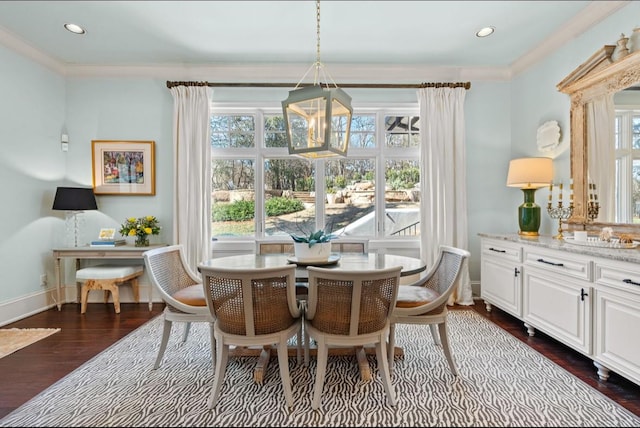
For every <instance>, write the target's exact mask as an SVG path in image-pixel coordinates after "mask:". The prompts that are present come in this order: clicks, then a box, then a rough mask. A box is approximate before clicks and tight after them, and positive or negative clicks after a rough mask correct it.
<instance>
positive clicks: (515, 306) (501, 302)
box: [480, 255, 522, 317]
mask: <svg viewBox="0 0 640 428" xmlns="http://www.w3.org/2000/svg"><path fill="white" fill-rule="evenodd" d="M480 269H481V271H480V275H481V282H480V297H481V298H482V299H483V300H485V301H487V302H489V303H491V304H493V305H496V306H498V307H499V308H500V309H503V310H504V311H506V312H509V313H510V314H512V315H514V316H516V317H521V316H522V280H521V278H522V275H520V272H521V270H522V268H521V267H520V265H516V264H514V263H509V262H505V261H504V260H499V259H496V258H493V257H487V256H485V255H483V256H482V266H481V268H480Z"/></svg>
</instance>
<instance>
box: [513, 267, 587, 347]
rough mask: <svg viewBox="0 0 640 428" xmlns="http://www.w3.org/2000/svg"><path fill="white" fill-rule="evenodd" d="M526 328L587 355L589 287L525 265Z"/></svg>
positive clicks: (524, 300) (524, 316)
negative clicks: (529, 327)
mask: <svg viewBox="0 0 640 428" xmlns="http://www.w3.org/2000/svg"><path fill="white" fill-rule="evenodd" d="M523 269H524V275H523V308H522V309H523V319H524V321H525V323H526V324H528V325H530V326H531V327H535V328H537V329H540V330H542V331H544V332H545V333H546V334H548V335H549V336H552V337H554V338H556V339H557V340H559V341H561V342H562V343H564V344H566V345H568V346H571V347H572V348H574V349H576V350H577V351H579V352H582V353H584V354H587V355H590V354H591V324H590V320H591V284H590V283H588V282H585V281H580V280H576V279H572V278H570V277H568V276H563V275H558V274H557V273H555V272H548V271H545V270H543V269H537V268H535V267H530V266H527V265H525V266H524V267H523Z"/></svg>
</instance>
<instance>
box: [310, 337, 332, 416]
mask: <svg viewBox="0 0 640 428" xmlns="http://www.w3.org/2000/svg"><path fill="white" fill-rule="evenodd" d="M316 343H317V347H318V358H317V368H316V384H315V386H314V388H313V401H312V402H311V407H312V408H313V409H314V410H318V409H319V408H320V401H321V400H322V389H323V387H324V377H325V374H326V372H327V359H328V357H329V347H328V346H327V344H326V343H324V341H323V340H317V341H316Z"/></svg>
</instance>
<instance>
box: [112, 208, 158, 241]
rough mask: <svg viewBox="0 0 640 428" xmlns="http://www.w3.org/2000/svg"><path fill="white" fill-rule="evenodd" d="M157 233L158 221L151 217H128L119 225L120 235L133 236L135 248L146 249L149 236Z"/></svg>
mask: <svg viewBox="0 0 640 428" xmlns="http://www.w3.org/2000/svg"><path fill="white" fill-rule="evenodd" d="M159 233H160V225H159V221H158V219H157V218H155V217H154V216H152V215H148V216H146V217H138V218H136V217H129V218H127V219H126V220H125V222H124V223H123V224H121V225H120V235H122V236H135V238H136V242H135V246H136V247H148V246H149V235H158V234H159Z"/></svg>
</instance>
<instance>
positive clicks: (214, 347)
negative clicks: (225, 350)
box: [209, 322, 216, 368]
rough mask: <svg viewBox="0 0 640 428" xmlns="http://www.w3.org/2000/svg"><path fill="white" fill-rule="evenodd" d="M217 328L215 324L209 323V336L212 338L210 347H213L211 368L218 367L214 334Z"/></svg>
mask: <svg viewBox="0 0 640 428" xmlns="http://www.w3.org/2000/svg"><path fill="white" fill-rule="evenodd" d="M214 331H215V328H214V326H213V323H212V322H210V323H209V336H210V339H211V341H210V346H211V367H212V368H215V366H216V336H215V334H214Z"/></svg>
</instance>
